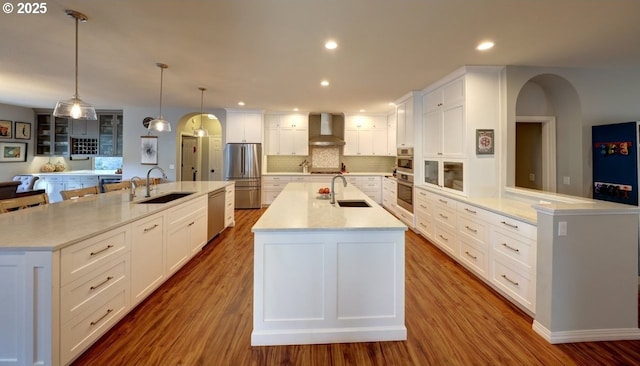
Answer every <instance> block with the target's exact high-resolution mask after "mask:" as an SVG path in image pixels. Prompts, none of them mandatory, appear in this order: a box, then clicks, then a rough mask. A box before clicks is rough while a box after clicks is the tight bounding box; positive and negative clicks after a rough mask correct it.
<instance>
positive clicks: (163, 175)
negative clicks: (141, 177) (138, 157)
mask: <svg viewBox="0 0 640 366" xmlns="http://www.w3.org/2000/svg"><path fill="white" fill-rule="evenodd" d="M154 169H158V170H160V171H161V172H162V179H167V173H165V172H164V169H162V168H160V167H159V166H154V167H153V168H151V169H149V170H148V171H147V194H146V195H145V197H151V190H150V189H149V174H151V171H152V170H154Z"/></svg>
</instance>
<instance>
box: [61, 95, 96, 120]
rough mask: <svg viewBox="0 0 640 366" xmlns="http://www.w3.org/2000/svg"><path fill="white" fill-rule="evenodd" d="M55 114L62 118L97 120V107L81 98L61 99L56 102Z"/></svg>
mask: <svg viewBox="0 0 640 366" xmlns="http://www.w3.org/2000/svg"><path fill="white" fill-rule="evenodd" d="M53 115H54V116H56V117H62V118H72V119H86V120H92V121H93V120H97V119H98V116H97V115H96V109H95V108H93V106H92V105H91V104H89V103H87V102H85V101H83V100H82V99H80V98H75V97H74V98H71V99H67V100H61V101H59V102H58V103H57V104H56V108H55V109H54V110H53Z"/></svg>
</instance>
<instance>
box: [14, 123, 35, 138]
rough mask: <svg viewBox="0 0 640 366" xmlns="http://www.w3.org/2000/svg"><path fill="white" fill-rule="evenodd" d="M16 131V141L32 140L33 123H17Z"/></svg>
mask: <svg viewBox="0 0 640 366" xmlns="http://www.w3.org/2000/svg"><path fill="white" fill-rule="evenodd" d="M14 131H15V138H16V140H31V123H29V122H18V121H16V125H15V129H14Z"/></svg>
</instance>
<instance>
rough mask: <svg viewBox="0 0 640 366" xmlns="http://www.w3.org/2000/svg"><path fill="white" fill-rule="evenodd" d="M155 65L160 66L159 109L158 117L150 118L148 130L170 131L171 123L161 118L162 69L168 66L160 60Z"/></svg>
mask: <svg viewBox="0 0 640 366" xmlns="http://www.w3.org/2000/svg"><path fill="white" fill-rule="evenodd" d="M156 66H158V67H159V68H160V111H159V112H158V118H155V119H152V120H151V121H150V122H149V127H148V129H149V131H158V132H164V131H166V132H170V131H171V124H170V123H169V121H167V120H165V119H164V118H162V78H163V76H164V69H166V68H168V67H169V66H167V65H165V64H163V63H160V62H158V63H156Z"/></svg>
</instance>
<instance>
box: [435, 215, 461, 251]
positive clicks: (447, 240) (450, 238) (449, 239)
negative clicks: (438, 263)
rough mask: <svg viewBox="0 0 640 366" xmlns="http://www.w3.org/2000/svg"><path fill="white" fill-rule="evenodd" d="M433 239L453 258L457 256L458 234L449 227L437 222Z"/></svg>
mask: <svg viewBox="0 0 640 366" xmlns="http://www.w3.org/2000/svg"><path fill="white" fill-rule="evenodd" d="M433 239H434V240H435V241H436V244H438V245H439V246H440V247H441V248H442V249H444V250H445V251H447V252H448V253H449V254H450V255H451V256H452V257H456V256H457V252H458V251H457V245H456V234H455V232H454V231H453V230H452V229H451V228H449V227H448V226H447V225H444V224H442V223H441V222H439V221H436V222H435V235H434V237H433Z"/></svg>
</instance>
